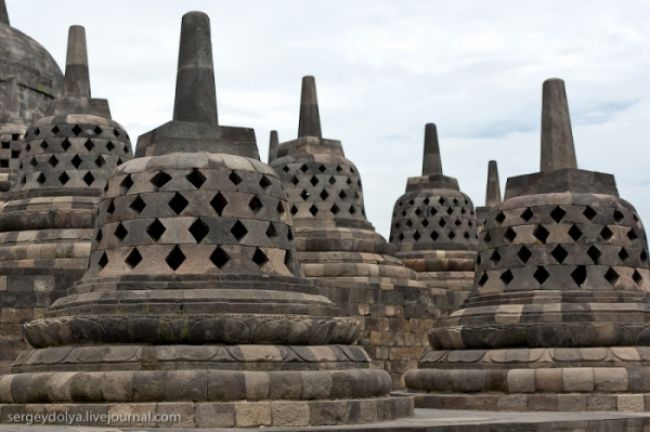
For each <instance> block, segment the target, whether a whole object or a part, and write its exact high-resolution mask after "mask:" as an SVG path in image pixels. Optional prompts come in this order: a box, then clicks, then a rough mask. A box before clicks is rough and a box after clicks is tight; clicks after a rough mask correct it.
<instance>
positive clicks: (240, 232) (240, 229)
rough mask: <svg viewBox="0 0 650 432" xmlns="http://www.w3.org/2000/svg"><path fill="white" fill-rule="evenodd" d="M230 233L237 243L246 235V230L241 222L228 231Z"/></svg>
mask: <svg viewBox="0 0 650 432" xmlns="http://www.w3.org/2000/svg"><path fill="white" fill-rule="evenodd" d="M230 233H231V234H232V235H233V236H234V237H235V238H236V239H237V241H239V240H241V239H243V238H244V237H245V236H246V234H248V230H247V229H246V227H245V226H244V224H243V223H241V221H237V222H235V224H234V225H233V227H232V228H231V229H230Z"/></svg>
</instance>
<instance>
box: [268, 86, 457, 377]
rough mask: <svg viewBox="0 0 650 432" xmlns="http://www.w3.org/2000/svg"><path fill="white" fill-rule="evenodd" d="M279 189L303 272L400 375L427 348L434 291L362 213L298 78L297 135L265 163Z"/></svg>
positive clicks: (356, 189) (355, 181)
mask: <svg viewBox="0 0 650 432" xmlns="http://www.w3.org/2000/svg"><path fill="white" fill-rule="evenodd" d="M271 166H272V167H273V168H275V171H276V172H277V173H278V175H279V176H280V178H281V179H282V183H283V184H284V187H285V188H286V190H287V194H288V196H289V201H290V206H289V213H290V214H291V216H292V217H293V221H294V226H295V237H296V249H297V250H298V257H299V261H300V263H301V265H302V268H303V269H304V272H305V275H306V276H308V277H310V278H313V279H314V280H315V281H316V282H317V284H318V285H319V286H321V287H322V290H323V293H325V294H326V295H327V296H328V297H329V298H331V299H332V300H334V301H335V302H336V303H337V304H338V305H339V306H340V307H341V308H342V309H343V310H344V311H345V312H346V313H347V314H348V315H350V316H353V317H357V318H358V319H359V320H360V321H361V323H362V325H361V327H362V332H361V339H360V343H361V344H362V345H363V346H364V347H365V348H366V349H367V350H368V352H369V353H370V355H371V357H372V358H373V359H374V360H375V361H376V364H377V365H379V366H381V367H384V368H385V369H386V370H388V371H389V372H390V373H391V375H392V376H393V379H394V383H395V386H400V385H401V382H400V381H401V375H402V374H403V372H404V371H405V370H407V369H408V368H409V367H414V366H415V361H416V359H417V358H418V357H419V355H420V354H421V353H422V351H423V349H424V348H425V347H426V346H427V342H426V332H427V329H426V327H427V326H431V325H432V323H433V319H434V318H435V317H436V316H438V314H439V310H438V309H437V307H436V306H435V302H436V300H435V299H436V296H438V297H440V298H443V299H444V294H445V291H444V290H436V289H428V288H426V287H425V285H424V284H423V283H420V282H417V281H416V277H415V272H414V271H413V270H411V269H409V268H408V267H406V266H404V264H403V263H402V261H401V260H400V259H399V258H397V257H396V256H395V248H394V247H393V246H391V245H390V244H389V243H388V242H386V240H385V239H384V238H383V237H382V236H381V235H380V234H378V233H377V232H375V230H374V228H373V226H372V224H371V223H370V222H368V219H367V218H366V214H365V209H364V201H363V189H362V185H361V177H360V176H359V171H358V170H357V168H356V167H355V165H354V164H353V163H352V162H351V161H350V160H348V159H347V158H346V157H345V154H344V152H343V147H342V146H341V142H340V141H337V140H333V139H327V138H323V136H322V133H321V123H320V116H319V108H318V101H317V97H316V85H315V80H314V78H313V77H311V76H306V77H304V78H303V81H302V92H301V103H300V121H299V127H298V138H297V139H295V140H292V141H288V142H284V143H281V144H280V145H279V146H278V148H277V155H276V159H274V161H273V163H272V164H271Z"/></svg>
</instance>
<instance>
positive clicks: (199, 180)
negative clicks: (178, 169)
mask: <svg viewBox="0 0 650 432" xmlns="http://www.w3.org/2000/svg"><path fill="white" fill-rule="evenodd" d="M185 178H186V179H187V181H188V182H190V183H192V186H194V187H195V188H197V189H198V188H200V187H201V186H202V185H203V183H205V180H206V178H205V176H204V175H203V173H202V172H201V171H199V170H198V169H196V168H194V169H193V170H192V172H190V173H189V174H188V175H186V176H185Z"/></svg>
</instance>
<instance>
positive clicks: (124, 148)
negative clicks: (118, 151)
mask: <svg viewBox="0 0 650 432" xmlns="http://www.w3.org/2000/svg"><path fill="white" fill-rule="evenodd" d="M122 151H123V152H124V153H127V154H128V153H129V145H128V144H124V147H122Z"/></svg>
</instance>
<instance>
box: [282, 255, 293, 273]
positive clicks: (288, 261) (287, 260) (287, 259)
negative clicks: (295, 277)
mask: <svg viewBox="0 0 650 432" xmlns="http://www.w3.org/2000/svg"><path fill="white" fill-rule="evenodd" d="M284 265H285V267H286V268H287V269H289V271H290V272H292V273H293V265H294V261H293V255H292V254H291V251H290V250H287V251H285V252H284Z"/></svg>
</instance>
